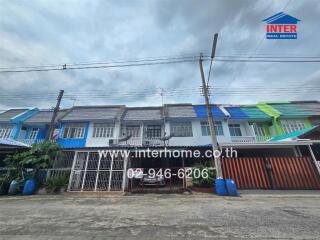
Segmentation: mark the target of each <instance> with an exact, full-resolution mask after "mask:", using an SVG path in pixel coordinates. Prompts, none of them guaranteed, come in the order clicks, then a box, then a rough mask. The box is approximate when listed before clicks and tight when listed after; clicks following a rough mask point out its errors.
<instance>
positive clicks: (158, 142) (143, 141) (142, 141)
mask: <svg viewBox="0 0 320 240" xmlns="http://www.w3.org/2000/svg"><path fill="white" fill-rule="evenodd" d="M113 144H114V145H118V146H152V147H155V146H164V141H163V140H162V139H160V138H141V137H135V138H130V139H128V140H127V141H119V139H115V140H114V143H113Z"/></svg>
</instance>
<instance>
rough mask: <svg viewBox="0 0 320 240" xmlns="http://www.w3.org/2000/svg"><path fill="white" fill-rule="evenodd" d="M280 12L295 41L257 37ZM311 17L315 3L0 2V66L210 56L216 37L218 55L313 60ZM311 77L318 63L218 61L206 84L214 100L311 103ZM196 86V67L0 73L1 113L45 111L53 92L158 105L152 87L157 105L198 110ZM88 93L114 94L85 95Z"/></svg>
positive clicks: (314, 19) (318, 34)
mask: <svg viewBox="0 0 320 240" xmlns="http://www.w3.org/2000/svg"><path fill="white" fill-rule="evenodd" d="M281 11H284V12H286V13H288V14H290V15H292V16H294V17H296V18H298V19H300V20H301V22H299V24H298V39H297V40H267V39H265V24H264V23H263V22H262V20H263V19H265V18H267V17H270V16H272V15H274V14H276V13H278V12H281ZM319 15H320V2H319V1H317V0H314V1H312V0H291V1H290V0H276V1H272V0H260V1H256V0H225V1H219V0H216V1H215V0H175V1H173V0H132V1H128V0H127V1H124V0H123V1H122V0H115V1H111V0H109V1H104V0H94V1H89V0H68V1H67V0H65V1H61V0H46V1H35V0H32V1H18V0H17V1H15V0H11V1H5V0H1V1H0V66H1V67H10V68H13V67H21V66H33V65H34V66H39V65H48V64H49V65H50V64H59V65H61V66H62V65H63V64H65V63H83V62H99V61H100V62H101V61H111V60H123V59H135V58H139V59H145V58H153V57H162V56H165V57H166V56H171V57H172V56H181V55H195V56H197V55H199V53H200V52H203V53H205V54H208V53H210V51H211V45H212V38H213V34H214V33H215V32H217V33H219V40H218V46H217V53H216V54H217V55H218V56H320V44H319V41H320V31H319V30H320V26H319ZM208 64H209V63H208V62H205V71H206V74H207V72H208ZM0 70H1V69H0ZM319 79H320V68H319V63H243V62H217V63H215V64H214V67H213V72H212V79H211V80H210V82H211V85H214V86H218V87H219V88H221V89H222V90H220V93H219V94H217V95H216V96H213V97H212V100H213V101H214V102H215V103H233V104H240V103H255V102H258V101H279V100H313V99H314V100H320V99H319V98H320V97H319V96H320V94H319V91H317V87H319V88H320V82H319ZM200 83H201V80H200V72H199V66H198V63H197V62H192V63H179V64H169V65H157V66H139V67H128V68H112V69H110V68H109V69H90V70H88V69H87V70H65V71H48V72H29V73H0V109H5V108H9V107H22V106H38V107H41V108H48V107H52V106H53V105H54V104H55V98H56V96H55V95H57V94H58V91H59V90H60V89H64V90H65V91H66V95H67V96H68V94H69V97H66V98H65V99H63V101H62V105H63V107H69V106H72V105H74V104H75V105H84V104H90V105H91V104H126V105H129V106H144V105H161V97H160V95H159V93H158V90H157V89H159V88H164V89H165V90H167V91H168V94H166V95H167V96H165V97H164V103H176V102H190V103H202V102H203V97H202V96H200V95H199V94H197V93H195V92H194V91H192V89H198V88H199V86H200ZM305 86H307V88H305ZM252 87H254V88H255V89H254V90H252V89H250V88H252ZM246 88H248V91H245V89H246ZM277 88H278V89H281V91H279V90H274V89H277ZM287 88H288V89H287ZM311 88H314V89H311ZM268 89H269V90H268ZM286 89H287V90H286ZM292 89H294V90H292ZM310 89H311V90H310ZM97 91H99V93H101V92H105V93H108V94H110V93H111V94H112V96H113V97H104V98H99V97H95V98H94V97H93V96H95V95H97V94H96V93H97ZM221 91H222V92H221ZM223 91H225V92H229V93H227V94H222V93H223ZM170 92H171V93H170ZM172 92H173V93H172ZM230 92H231V93H230ZM77 93H79V95H78V96H77V97H73V98H72V97H70V96H71V95H75V94H77ZM169 93H170V94H169ZM18 95H20V97H17V99H14V98H13V97H12V96H18ZM8 96H11V97H8Z"/></svg>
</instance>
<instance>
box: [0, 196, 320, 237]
mask: <svg viewBox="0 0 320 240" xmlns="http://www.w3.org/2000/svg"><path fill="white" fill-rule="evenodd" d="M315 193H316V194H315ZM240 238H243V239H320V194H318V193H317V192H313V193H312V194H308V193H305V194H304V193H298V194H290V193H289V194H250V193H249V194H243V195H242V196H241V197H237V198H228V197H225V198H219V197H216V196H211V195H138V196H119V197H110V196H109V197H88V196H86V197H84V196H81V197H79V196H70V195H67V196H65V195H64V196H62V195H60V196H31V197H21V196H20V197H2V198H0V239H1V240H2V239H6V240H10V239H23V240H27V239H32V240H37V239H66V240H68V239H139V240H142V239H184V240H186V239H240Z"/></svg>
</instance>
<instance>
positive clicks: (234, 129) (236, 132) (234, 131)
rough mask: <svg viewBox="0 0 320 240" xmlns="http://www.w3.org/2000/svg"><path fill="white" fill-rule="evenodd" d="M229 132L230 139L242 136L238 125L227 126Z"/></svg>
mask: <svg viewBox="0 0 320 240" xmlns="http://www.w3.org/2000/svg"><path fill="white" fill-rule="evenodd" d="M229 131H230V136H231V137H240V136H242V133H241V128H240V124H229Z"/></svg>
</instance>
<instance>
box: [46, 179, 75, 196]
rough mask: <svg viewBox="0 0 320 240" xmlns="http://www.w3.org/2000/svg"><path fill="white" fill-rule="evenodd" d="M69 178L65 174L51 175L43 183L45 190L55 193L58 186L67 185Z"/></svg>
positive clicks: (58, 188)
mask: <svg viewBox="0 0 320 240" xmlns="http://www.w3.org/2000/svg"><path fill="white" fill-rule="evenodd" d="M68 182H69V179H68V178H67V177H65V176H61V177H53V178H49V179H47V180H46V182H45V183H44V186H45V189H46V191H47V192H53V193H57V192H59V190H60V188H63V187H66V186H67V185H68Z"/></svg>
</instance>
